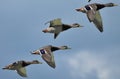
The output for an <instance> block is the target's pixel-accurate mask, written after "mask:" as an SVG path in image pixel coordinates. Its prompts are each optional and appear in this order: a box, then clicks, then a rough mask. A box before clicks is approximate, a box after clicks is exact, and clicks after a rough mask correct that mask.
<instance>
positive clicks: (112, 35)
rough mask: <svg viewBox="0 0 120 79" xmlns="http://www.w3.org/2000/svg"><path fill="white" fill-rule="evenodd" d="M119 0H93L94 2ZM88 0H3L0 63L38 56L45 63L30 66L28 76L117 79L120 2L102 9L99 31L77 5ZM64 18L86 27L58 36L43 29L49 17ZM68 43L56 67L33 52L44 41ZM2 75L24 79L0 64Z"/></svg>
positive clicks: (35, 78)
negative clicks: (46, 32)
mask: <svg viewBox="0 0 120 79" xmlns="http://www.w3.org/2000/svg"><path fill="white" fill-rule="evenodd" d="M94 2H98V3H108V2H114V3H116V4H120V1H119V0H105V1H104V0H92V1H91V2H90V3H94ZM86 4H89V3H88V2H87V0H69V1H68V0H57V1H56V0H50V1H48V0H0V50H1V53H0V62H1V64H0V68H2V67H4V66H6V65H8V64H10V63H12V62H14V61H17V60H34V59H38V60H39V61H42V62H43V64H40V65H31V66H28V67H27V75H28V78H29V79H38V78H41V79H119V78H120V76H119V73H120V69H119V67H120V62H119V60H120V57H119V56H120V35H119V32H120V27H119V26H120V7H119V6H116V7H112V8H104V9H102V10H101V11H100V13H101V15H102V19H103V25H104V32H103V33H100V32H99V31H98V30H97V29H96V27H95V26H94V25H93V24H92V23H89V21H88V19H87V17H86V15H85V14H83V13H78V12H76V11H75V9H76V8H79V7H82V6H84V5H86ZM55 18H61V19H62V22H63V23H66V24H72V23H76V22H77V23H79V24H81V25H83V26H84V27H83V28H80V29H79V28H78V29H70V30H68V31H65V32H62V33H61V34H60V35H59V36H58V37H57V39H55V40H54V38H53V34H44V33H43V32H42V30H43V29H45V28H46V27H48V25H44V23H45V22H47V21H49V20H52V19H55ZM49 44H51V45H55V46H61V45H68V46H69V47H71V48H72V49H71V50H65V51H56V52H55V62H56V65H57V67H56V69H52V68H50V67H49V66H48V65H47V64H46V63H45V62H44V61H43V60H42V59H41V57H40V56H34V55H31V54H30V53H29V51H32V50H35V49H38V48H39V47H42V46H45V45H49ZM0 75H1V78H3V79H8V78H10V79H20V78H22V77H20V76H19V75H18V74H17V73H16V72H14V71H7V70H6V71H3V70H2V69H0Z"/></svg>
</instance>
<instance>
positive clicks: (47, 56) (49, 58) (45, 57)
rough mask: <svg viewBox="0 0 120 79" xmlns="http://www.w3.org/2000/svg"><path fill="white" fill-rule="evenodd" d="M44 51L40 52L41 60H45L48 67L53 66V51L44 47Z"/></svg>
mask: <svg viewBox="0 0 120 79" xmlns="http://www.w3.org/2000/svg"><path fill="white" fill-rule="evenodd" d="M45 51H46V53H45V54H42V58H43V60H45V62H46V63H47V64H48V65H49V66H50V67H52V68H55V60H54V55H53V52H51V50H49V49H46V50H45Z"/></svg>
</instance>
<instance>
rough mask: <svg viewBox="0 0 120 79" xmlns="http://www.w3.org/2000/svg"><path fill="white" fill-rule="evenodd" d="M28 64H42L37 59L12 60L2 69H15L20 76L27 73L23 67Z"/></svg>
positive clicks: (25, 75)
mask: <svg viewBox="0 0 120 79" xmlns="http://www.w3.org/2000/svg"><path fill="white" fill-rule="evenodd" d="M30 64H42V63H41V62H39V61H37V60H33V61H24V60H21V61H17V62H14V63H12V64H9V65H7V66H5V67H4V68H3V69H4V70H5V69H6V70H16V71H17V73H18V74H19V75H20V76H22V77H27V73H26V69H25V67H26V66H28V65H30Z"/></svg>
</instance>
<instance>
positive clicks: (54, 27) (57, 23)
mask: <svg viewBox="0 0 120 79" xmlns="http://www.w3.org/2000/svg"><path fill="white" fill-rule="evenodd" d="M47 23H50V26H49V27H48V28H46V29H44V30H42V31H43V32H44V33H54V39H56V37H57V36H58V35H59V34H60V32H63V31H65V30H68V29H70V28H78V27H82V26H80V25H79V24H78V23H74V24H63V23H62V22H61V19H60V18H57V19H54V20H51V21H49V22H47ZM47 23H45V24H47Z"/></svg>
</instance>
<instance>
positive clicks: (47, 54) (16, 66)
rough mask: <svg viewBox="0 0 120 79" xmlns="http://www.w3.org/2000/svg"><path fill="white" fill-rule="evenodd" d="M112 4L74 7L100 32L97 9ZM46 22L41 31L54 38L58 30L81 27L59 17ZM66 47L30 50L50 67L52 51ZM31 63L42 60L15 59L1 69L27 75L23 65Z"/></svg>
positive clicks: (101, 28) (23, 75)
mask: <svg viewBox="0 0 120 79" xmlns="http://www.w3.org/2000/svg"><path fill="white" fill-rule="evenodd" d="M90 1H91V0H88V2H90ZM113 6H117V5H116V4H114V3H107V4H99V3H92V4H88V5H85V6H84V7H81V8H78V9H76V11H78V12H83V13H86V15H87V18H88V20H89V21H90V22H93V23H94V24H95V26H96V27H97V28H98V30H99V31H100V32H103V24H102V18H101V15H100V12H99V10H100V9H102V8H105V7H113ZM47 23H50V25H49V27H48V28H46V29H44V30H42V32H44V33H53V34H54V39H56V37H57V36H58V35H59V34H60V32H63V31H65V30H68V29H70V28H78V27H83V26H81V25H80V24H78V23H73V24H63V23H62V22H61V19H60V18H57V19H54V20H51V21H48V22H47ZM47 23H45V24H47ZM67 49H71V48H69V47H68V46H60V47H57V46H52V45H47V46H44V47H41V48H39V49H37V50H35V51H32V52H31V54H35V55H40V56H41V57H42V59H43V60H44V61H45V62H46V63H47V64H48V65H49V66H50V67H52V68H55V67H56V65H55V60H54V55H53V52H54V51H57V50H67ZM31 64H42V62H39V61H38V60H33V61H24V60H21V61H17V62H14V63H12V64H9V65H7V66H5V67H4V68H3V69H4V70H15V71H17V73H18V74H19V75H20V76H22V77H27V73H26V69H25V67H26V66H28V65H31Z"/></svg>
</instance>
